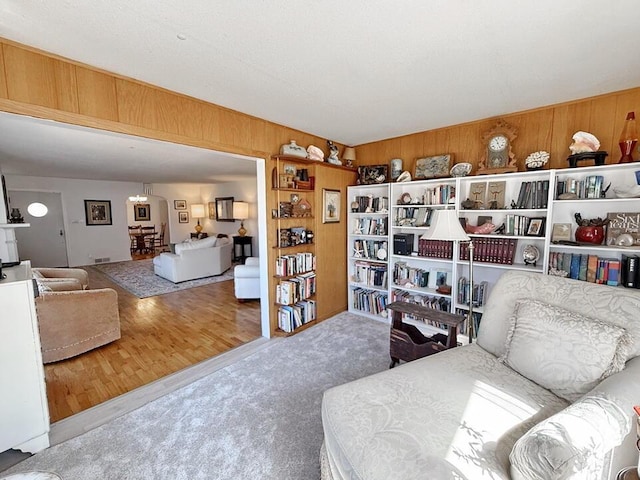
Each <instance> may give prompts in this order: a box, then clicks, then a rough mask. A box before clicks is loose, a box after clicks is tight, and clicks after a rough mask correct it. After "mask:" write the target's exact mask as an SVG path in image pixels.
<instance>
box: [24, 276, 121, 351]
mask: <svg viewBox="0 0 640 480" xmlns="http://www.w3.org/2000/svg"><path fill="white" fill-rule="evenodd" d="M36 316H37V318H38V327H39V331H40V342H41V345H42V358H43V361H44V363H49V362H55V361H58V360H62V359H64V358H69V357H72V356H75V355H78V354H80V353H83V352H86V351H88V350H91V349H92V348H96V347H98V346H100V345H104V344H106V343H108V342H112V341H114V340H117V339H118V338H120V316H119V313H118V294H117V292H116V291H115V290H113V289H111V288H100V289H96V290H73V291H64V292H48V293H44V294H43V295H41V296H40V297H37V298H36Z"/></svg>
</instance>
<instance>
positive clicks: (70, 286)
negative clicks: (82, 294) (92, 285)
mask: <svg viewBox="0 0 640 480" xmlns="http://www.w3.org/2000/svg"><path fill="white" fill-rule="evenodd" d="M37 280H38V281H39V282H41V283H42V285H43V286H44V287H46V288H48V289H49V290H50V291H52V292H66V291H69V290H82V289H83V288H82V284H81V283H80V282H79V281H78V279H76V278H40V279H37Z"/></svg>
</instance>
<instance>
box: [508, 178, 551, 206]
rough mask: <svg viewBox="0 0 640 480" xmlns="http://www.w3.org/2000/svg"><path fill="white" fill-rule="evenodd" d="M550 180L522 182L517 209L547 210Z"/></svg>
mask: <svg viewBox="0 0 640 480" xmlns="http://www.w3.org/2000/svg"><path fill="white" fill-rule="evenodd" d="M548 198H549V180H533V181H530V182H522V183H521V184H520V192H519V193H518V201H517V202H516V208H547V204H548Z"/></svg>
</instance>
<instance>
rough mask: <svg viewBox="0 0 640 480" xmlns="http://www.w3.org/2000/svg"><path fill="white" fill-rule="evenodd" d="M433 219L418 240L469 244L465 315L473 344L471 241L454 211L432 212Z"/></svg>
mask: <svg viewBox="0 0 640 480" xmlns="http://www.w3.org/2000/svg"><path fill="white" fill-rule="evenodd" d="M433 213H434V219H433V220H432V221H431V226H430V227H429V229H428V230H427V232H426V233H425V234H424V235H422V236H421V237H420V238H421V239H424V240H448V241H454V242H455V241H458V242H469V312H468V314H467V332H468V333H469V343H471V342H473V241H472V240H471V238H470V237H469V235H467V234H466V232H465V231H464V229H463V228H462V225H461V224H460V220H459V219H458V214H457V213H456V211H455V210H434V212H433Z"/></svg>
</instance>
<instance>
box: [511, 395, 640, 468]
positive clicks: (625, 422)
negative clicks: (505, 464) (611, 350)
mask: <svg viewBox="0 0 640 480" xmlns="http://www.w3.org/2000/svg"><path fill="white" fill-rule="evenodd" d="M630 428H631V420H630V418H629V415H627V414H626V413H625V412H624V411H623V410H622V408H620V406H618V405H617V404H616V403H615V402H614V401H612V400H610V399H608V398H606V397H603V396H589V397H584V398H583V399H581V400H579V401H578V402H576V403H574V404H572V405H569V406H568V407H567V408H565V409H564V410H562V411H560V412H558V413H556V414H555V415H553V416H551V417H549V418H547V419H546V420H543V421H542V422H540V423H538V424H537V425H535V426H534V427H533V428H532V429H531V430H529V431H528V432H527V433H525V434H524V435H523V436H522V437H520V438H519V439H518V441H516V443H515V444H514V446H513V449H512V450H511V454H510V455H509V460H510V462H511V478H513V480H560V479H562V480H569V479H575V480H584V479H585V478H600V476H601V475H602V470H603V466H604V460H605V457H606V455H607V453H608V452H609V451H610V450H611V449H612V448H614V447H617V446H618V445H620V444H621V443H622V441H623V440H624V438H625V436H626V435H627V433H628V432H629V429H630Z"/></svg>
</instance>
